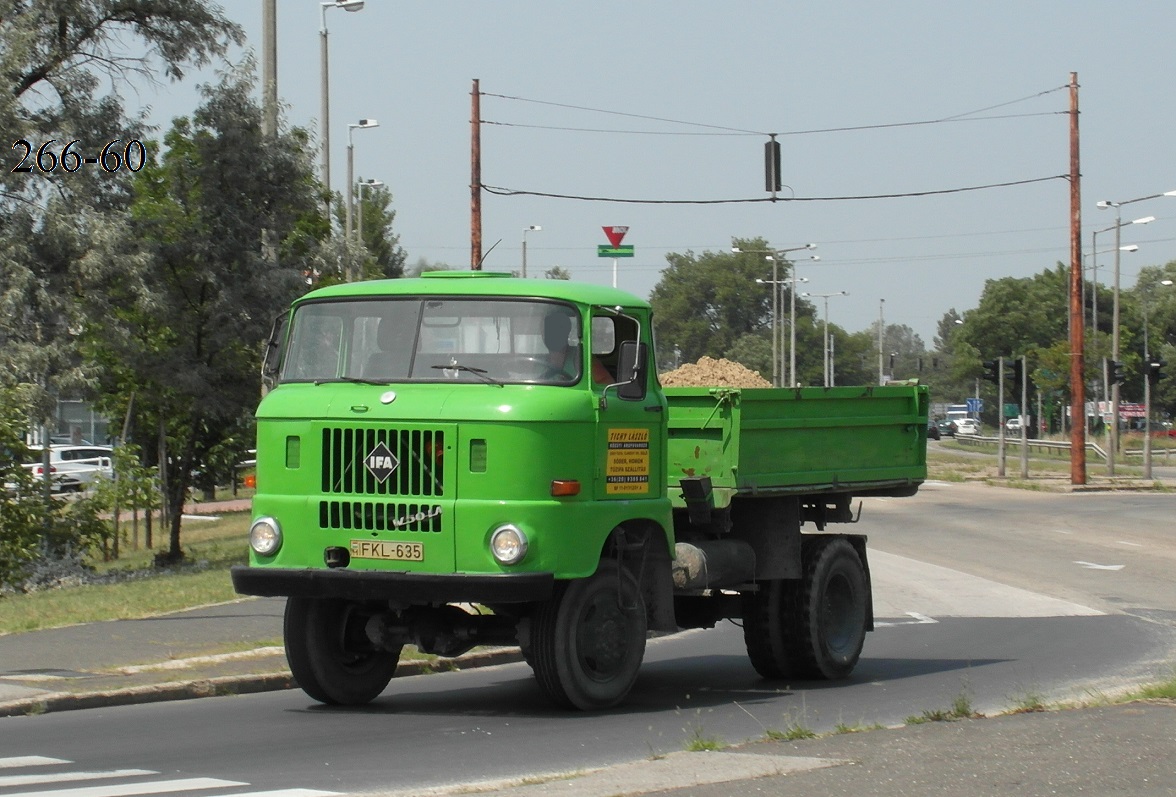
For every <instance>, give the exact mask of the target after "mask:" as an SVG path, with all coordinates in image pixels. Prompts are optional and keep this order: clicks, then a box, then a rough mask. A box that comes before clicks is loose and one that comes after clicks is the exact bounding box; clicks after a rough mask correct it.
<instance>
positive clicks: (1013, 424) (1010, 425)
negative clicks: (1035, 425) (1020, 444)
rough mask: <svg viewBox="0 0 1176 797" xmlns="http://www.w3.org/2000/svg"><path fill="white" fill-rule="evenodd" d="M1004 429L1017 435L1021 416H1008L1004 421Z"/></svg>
mask: <svg viewBox="0 0 1176 797" xmlns="http://www.w3.org/2000/svg"><path fill="white" fill-rule="evenodd" d="M1005 429H1006V430H1007V431H1009V432H1012V433H1014V434H1018V435H1019V434H1020V433H1021V418H1020V416H1014V417H1012V418H1009V419H1008V420H1007V421H1005Z"/></svg>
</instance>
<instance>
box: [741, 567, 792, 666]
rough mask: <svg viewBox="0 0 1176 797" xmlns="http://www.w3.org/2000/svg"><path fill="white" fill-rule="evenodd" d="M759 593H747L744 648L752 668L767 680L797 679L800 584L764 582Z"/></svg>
mask: <svg viewBox="0 0 1176 797" xmlns="http://www.w3.org/2000/svg"><path fill="white" fill-rule="evenodd" d="M759 587H760V588H759V591H758V592H745V593H743V644H744V646H745V647H746V648H747V657H748V658H749V659H751V666H752V667H754V668H755V671H756V672H758V673H759V674H760V675H761V676H763V677H764V678H768V679H770V680H779V679H784V678H791V677H793V676H795V675H796V659H797V657H798V655H799V653H798V651H797V650H795V649H794V647H793V643H794V642H795V640H796V637H797V634H798V630H797V629H796V628H795V618H796V615H797V612H798V611H799V608H798V606H799V601H798V597H799V595H798V593H799V589H800V582H799V581H786V580H784V579H772V580H770V581H761V582H760V583H759Z"/></svg>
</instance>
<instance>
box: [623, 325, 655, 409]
mask: <svg viewBox="0 0 1176 797" xmlns="http://www.w3.org/2000/svg"><path fill="white" fill-rule="evenodd" d="M618 362H619V363H620V365H619V367H618V368H617V378H618V379H624V380H625V381H623V382H621V383H619V384H618V385H617V395H618V396H619V397H620V398H622V399H625V400H626V401H640V400H642V399H644V398H645V385H646V383H647V382H648V381H649V378H648V377H649V358H648V357H647V356H646V350H645V344H644V343H638V342H637V341H635V340H627V341H625V342H624V343H622V344H621V351H620V359H619V361H618Z"/></svg>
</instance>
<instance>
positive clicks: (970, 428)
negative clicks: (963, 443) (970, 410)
mask: <svg viewBox="0 0 1176 797" xmlns="http://www.w3.org/2000/svg"><path fill="white" fill-rule="evenodd" d="M955 425H956V435H961V434H980V421H978V420H976V419H975V418H959V419H958V420H956V422H955Z"/></svg>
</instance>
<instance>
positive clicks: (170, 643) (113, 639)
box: [0, 598, 522, 717]
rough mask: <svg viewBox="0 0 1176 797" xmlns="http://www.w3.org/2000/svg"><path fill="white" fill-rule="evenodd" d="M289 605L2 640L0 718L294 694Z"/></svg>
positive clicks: (472, 662)
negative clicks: (286, 639) (285, 628)
mask: <svg viewBox="0 0 1176 797" xmlns="http://www.w3.org/2000/svg"><path fill="white" fill-rule="evenodd" d="M284 607H285V600H284V599H282V598H242V599H240V600H236V601H231V602H229V603H222V604H217V605H214V606H204V607H201V608H197V609H189V610H187V611H183V612H176V613H174V614H167V615H162V616H159V617H147V618H143V619H139V620H111V621H108V622H102V623H87V624H83V625H74V626H67V627H65V628H52V629H47V630H44V631H30V632H27V633H22V634H7V635H4V636H0V717H7V716H14V715H20V714H41V713H45V712H47V711H66V710H70V709H80V708H93V707H98V706H116V705H126V704H132V703H151V702H158V701H162V700H184V699H189V698H197V697H208V696H211V695H222V694H246V693H250V692H262V691H270V690H275V689H294V688H297V684H296V683H295V682H294V679H293V677H292V676H291V675H290V669H289V667H288V666H287V665H286V654H285V650H284V649H283V647H282V613H283V610H284ZM521 660H522V655H521V654H520V653H519V651H518V649H517V648H491V649H482V650H480V651H477V652H474V651H471V653H469V654H466V655H465V656H460V657H458V658H456V659H436V660H433V661H431V662H426V661H402V662H401V664H400V666H399V667H398V668H397V673H396V674H397V676H398V677H399V676H404V675H414V674H419V673H422V672H427V671H433V670H452V669H460V668H463V667H471V666H484V665H485V664H491V663H494V664H496V663H500V662H507V661H521Z"/></svg>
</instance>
